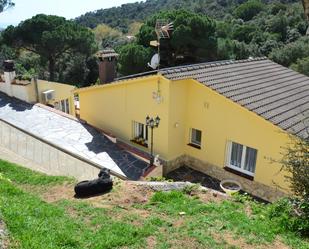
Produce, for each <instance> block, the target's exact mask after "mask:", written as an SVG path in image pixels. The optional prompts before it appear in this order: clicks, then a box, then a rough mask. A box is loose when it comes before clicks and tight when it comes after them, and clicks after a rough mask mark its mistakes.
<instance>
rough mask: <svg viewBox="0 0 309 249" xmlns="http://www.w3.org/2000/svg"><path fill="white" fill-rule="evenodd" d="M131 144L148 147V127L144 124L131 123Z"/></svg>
mask: <svg viewBox="0 0 309 249" xmlns="http://www.w3.org/2000/svg"><path fill="white" fill-rule="evenodd" d="M132 128H133V134H132V135H133V139H132V142H135V143H138V144H140V145H143V146H148V127H147V126H146V125H145V124H142V123H139V122H136V121H133V127H132Z"/></svg>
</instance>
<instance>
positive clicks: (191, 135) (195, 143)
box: [190, 128, 203, 147]
mask: <svg viewBox="0 0 309 249" xmlns="http://www.w3.org/2000/svg"><path fill="white" fill-rule="evenodd" d="M193 130H195V131H199V132H201V141H200V142H199V143H197V142H196V141H193ZM202 136H203V132H202V131H201V130H199V129H195V128H191V129H190V144H193V145H196V146H199V147H201V146H202Z"/></svg>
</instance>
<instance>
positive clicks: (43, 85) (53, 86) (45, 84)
mask: <svg viewBox="0 0 309 249" xmlns="http://www.w3.org/2000/svg"><path fill="white" fill-rule="evenodd" d="M74 89H75V86H72V85H68V84H62V83H57V82H51V81H45V80H38V92H39V102H40V103H44V101H43V98H42V93H43V92H44V91H47V90H54V91H55V100H54V101H53V103H54V102H59V101H61V100H65V99H69V103H70V114H71V115H75V107H74V95H73V91H74ZM53 103H52V104H53Z"/></svg>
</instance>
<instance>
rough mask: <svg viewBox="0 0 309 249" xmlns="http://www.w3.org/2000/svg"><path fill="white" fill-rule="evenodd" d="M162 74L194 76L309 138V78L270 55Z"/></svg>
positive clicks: (283, 127)
mask: <svg viewBox="0 0 309 249" xmlns="http://www.w3.org/2000/svg"><path fill="white" fill-rule="evenodd" d="M161 74H162V75H163V76H164V77H166V78H167V79H170V80H182V79H194V80H196V81H198V82H200V83H202V84H203V85H205V86H207V87H209V88H211V89H213V90H215V91H216V92H218V93H220V94H222V95H223V96H225V97H226V98H229V99H231V100H232V101H234V102H236V103H237V104H239V105H241V106H243V107H245V108H247V109H248V110H250V111H252V112H254V113H256V114H258V115H259V116H261V117H263V118H264V119H266V120H268V121H269V122H271V123H273V124H274V125H277V126H279V127H281V128H282V129H283V130H285V131H287V132H289V133H292V134H294V135H297V136H299V137H302V138H307V137H308V131H309V122H308V119H309V77H307V76H305V75H302V74H300V73H297V72H295V71H293V70H291V69H288V68H286V67H283V66H281V65H279V64H277V63H274V62H272V61H270V60H268V59H267V58H254V59H248V60H237V61H221V62H220V61H219V62H213V63H202V64H196V65H188V66H180V67H174V68H166V69H163V70H161ZM306 117H307V118H308V119H307V120H305V118H306Z"/></svg>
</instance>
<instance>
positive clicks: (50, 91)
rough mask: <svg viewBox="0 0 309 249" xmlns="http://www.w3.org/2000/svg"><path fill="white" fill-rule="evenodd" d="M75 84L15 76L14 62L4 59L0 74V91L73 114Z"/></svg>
mask: <svg viewBox="0 0 309 249" xmlns="http://www.w3.org/2000/svg"><path fill="white" fill-rule="evenodd" d="M74 89H75V86H72V85H68V84H62V83H57V82H50V81H45V80H39V79H32V80H20V79H18V77H17V78H16V74H15V69H14V62H13V61H10V60H8V61H5V63H4V74H3V75H0V91H1V92H4V93H6V94H7V95H9V96H11V97H15V98H18V99H20V100H23V101H26V102H28V103H42V104H45V105H48V106H51V107H53V108H55V109H57V110H59V111H62V112H64V113H67V114H70V115H73V116H75V103H74V102H75V101H74V94H73V91H74Z"/></svg>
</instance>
